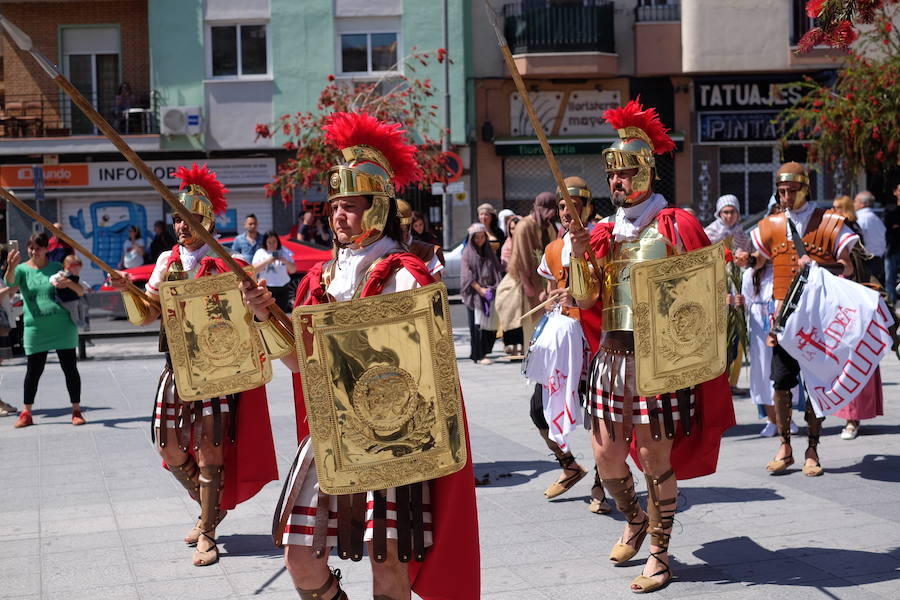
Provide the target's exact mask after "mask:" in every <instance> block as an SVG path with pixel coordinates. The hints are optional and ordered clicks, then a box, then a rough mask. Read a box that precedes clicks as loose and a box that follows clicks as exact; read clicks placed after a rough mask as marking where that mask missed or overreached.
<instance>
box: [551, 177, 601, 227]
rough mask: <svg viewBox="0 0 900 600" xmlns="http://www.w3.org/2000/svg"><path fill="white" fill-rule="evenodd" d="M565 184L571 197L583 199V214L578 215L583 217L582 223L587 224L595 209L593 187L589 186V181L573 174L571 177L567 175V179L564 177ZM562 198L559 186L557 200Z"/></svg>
mask: <svg viewBox="0 0 900 600" xmlns="http://www.w3.org/2000/svg"><path fill="white" fill-rule="evenodd" d="M563 185H565V186H566V190H567V191H568V192H569V197H571V198H572V199H575V198H578V199H579V200H580V201H581V214H580V215H578V216H579V218H580V219H581V224H582V225H587V222H588V220H589V219H590V218H591V213H592V212H593V209H594V205H593V199H594V195H593V194H592V193H591V188H590V187H589V186H588V182H587V181H585V180H584V179H582V178H581V177H578V176H575V175H573V176H571V177H566V178H565V179H563ZM562 198H563V195H562V190H560V189H559V188H558V187H557V188H556V200H557V202H558V201H560V200H562Z"/></svg>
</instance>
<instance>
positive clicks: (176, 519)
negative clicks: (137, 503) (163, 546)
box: [116, 509, 196, 539]
mask: <svg viewBox="0 0 900 600" xmlns="http://www.w3.org/2000/svg"><path fill="white" fill-rule="evenodd" d="M195 517H196V515H194V516H192V515H190V514H189V513H188V511H187V510H183V509H179V510H177V511H171V510H155V511H154V510H148V511H144V512H140V513H127V512H123V513H119V514H117V515H116V521H117V522H118V527H119V529H122V530H126V529H143V528H145V527H146V526H147V524H148V523H153V524H154V525H160V526H166V525H179V524H181V525H182V528H183V529H184V532H183V533H182V534H181V535H180V536H178V539H181V538H182V537H183V536H184V534H185V533H187V531H188V529H190V528H191V527H193V525H194V523H196V518H195Z"/></svg>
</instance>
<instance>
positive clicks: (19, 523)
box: [0, 510, 41, 541]
mask: <svg viewBox="0 0 900 600" xmlns="http://www.w3.org/2000/svg"><path fill="white" fill-rule="evenodd" d="M39 514H40V513H39V511H37V510H11V511H8V512H4V513H3V518H2V519H0V541H4V540H5V539H7V538H8V539H23V538H32V537H34V536H35V535H36V534H37V533H38V532H39V531H40V528H41V525H40V521H39V519H40V516H39Z"/></svg>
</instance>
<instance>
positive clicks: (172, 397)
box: [151, 368, 236, 448]
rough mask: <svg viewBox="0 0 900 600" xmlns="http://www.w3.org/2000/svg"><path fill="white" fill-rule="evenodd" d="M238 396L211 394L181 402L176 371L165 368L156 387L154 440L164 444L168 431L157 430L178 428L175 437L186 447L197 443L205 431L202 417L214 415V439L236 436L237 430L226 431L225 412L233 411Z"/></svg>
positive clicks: (211, 432) (209, 433)
mask: <svg viewBox="0 0 900 600" xmlns="http://www.w3.org/2000/svg"><path fill="white" fill-rule="evenodd" d="M232 402H236V398H235V397H232V398H228V397H227V396H222V397H221V398H212V399H207V400H195V401H192V402H182V400H181V399H180V398H179V397H178V392H177V390H176V389H175V374H174V373H173V372H172V371H171V370H170V369H169V368H166V369H165V370H164V371H163V373H162V375H161V376H160V378H159V386H158V387H157V388H156V400H155V402H154V403H153V426H152V432H151V433H152V434H153V438H154V441H155V442H156V441H158V443H159V445H160V446H161V447H162V446H165V445H166V443H167V442H166V440H167V437H168V436H166V435H159V434H158V433H157V432H158V431H159V430H160V429H162V428H165V429H175V430H176V439H177V440H178V442H179V445H181V446H182V447H184V448H187V447H188V445H190V444H198V443H199V439H200V436H201V435H202V433H203V421H204V419H201V418H200V417H201V416H202V417H209V416H212V417H213V422H212V429H213V431H210V432H207V434H208V435H209V436H210V439H212V440H213V442H214V443H216V444H217V445H218V444H221V443H222V440H223V436H224V435H226V434H227V435H228V436H229V437H230V438H231V439H232V440H233V439H234V431H233V429H231V428H229V429H228V430H227V431H224V426H225V421H224V415H226V414H228V413H230V412H231V403H232Z"/></svg>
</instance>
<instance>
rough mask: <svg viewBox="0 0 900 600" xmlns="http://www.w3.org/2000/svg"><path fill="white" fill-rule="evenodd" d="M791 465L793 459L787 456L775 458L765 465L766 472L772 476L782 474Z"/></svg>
mask: <svg viewBox="0 0 900 600" xmlns="http://www.w3.org/2000/svg"><path fill="white" fill-rule="evenodd" d="M792 464H794V457H793V456H792V455H790V454H788V455H787V456H785V457H784V458H775V459H772V460H770V461H769V462H768V464H766V471H768V472H769V473H774V474H777V473H784V472H785V471H787V468H788V467H789V466H791V465H792Z"/></svg>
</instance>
